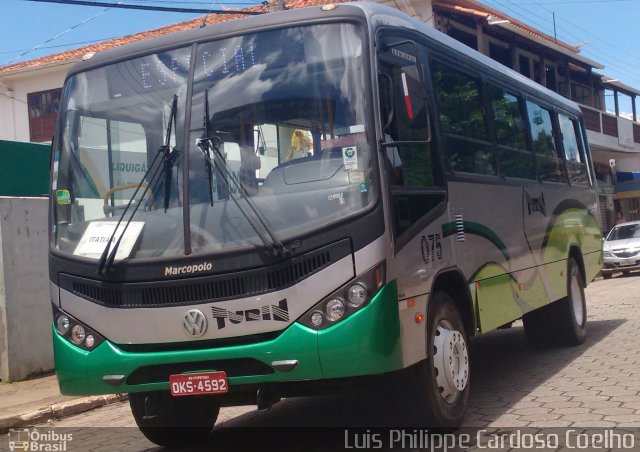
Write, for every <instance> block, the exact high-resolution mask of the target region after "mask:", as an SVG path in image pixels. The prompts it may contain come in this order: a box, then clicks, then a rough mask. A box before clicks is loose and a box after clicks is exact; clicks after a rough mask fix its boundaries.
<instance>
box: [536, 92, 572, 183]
mask: <svg viewBox="0 0 640 452" xmlns="http://www.w3.org/2000/svg"><path fill="white" fill-rule="evenodd" d="M527 113H528V116H529V127H530V129H531V140H532V142H533V150H534V152H535V153H536V162H537V166H538V177H539V178H540V180H542V181H547V182H566V178H565V176H564V166H563V163H562V159H561V158H560V157H559V155H558V150H557V148H556V145H555V140H554V138H553V122H552V116H551V115H552V113H551V111H549V110H547V109H546V108H544V107H541V106H540V105H538V104H536V103H534V102H531V101H527Z"/></svg>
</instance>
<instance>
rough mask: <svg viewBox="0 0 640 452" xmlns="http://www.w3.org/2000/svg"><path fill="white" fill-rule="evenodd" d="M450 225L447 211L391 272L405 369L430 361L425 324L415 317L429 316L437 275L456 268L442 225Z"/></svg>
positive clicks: (404, 250)
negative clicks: (430, 298) (396, 288)
mask: <svg viewBox="0 0 640 452" xmlns="http://www.w3.org/2000/svg"><path fill="white" fill-rule="evenodd" d="M448 222H449V216H448V212H446V211H445V212H443V214H442V215H440V216H439V217H438V218H436V219H435V220H434V221H433V222H431V223H430V224H429V225H428V226H427V227H425V228H424V229H423V230H422V231H419V232H418V233H416V234H415V236H414V237H413V238H412V239H411V240H410V241H409V243H407V244H406V245H405V246H403V247H402V248H401V249H400V250H399V251H398V252H397V254H396V256H395V259H393V264H392V265H390V268H389V270H390V274H389V278H395V279H396V281H397V283H398V299H399V306H398V309H399V311H400V334H401V338H402V344H403V346H402V354H403V364H404V366H405V367H407V366H410V365H412V364H415V363H417V362H419V361H421V360H423V359H425V358H426V357H427V351H426V342H425V323H424V321H423V322H416V315H417V314H422V315H426V311H427V300H428V298H429V293H430V292H431V287H432V286H433V280H434V278H435V276H436V275H437V274H438V272H439V271H440V270H441V269H443V268H450V267H453V266H454V265H455V260H454V255H453V249H452V241H453V238H452V237H444V235H443V225H444V224H447V223H448Z"/></svg>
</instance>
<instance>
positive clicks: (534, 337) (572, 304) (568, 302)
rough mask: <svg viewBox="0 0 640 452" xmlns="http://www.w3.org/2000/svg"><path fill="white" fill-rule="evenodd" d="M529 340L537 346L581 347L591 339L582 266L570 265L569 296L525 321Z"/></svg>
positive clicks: (537, 311)
mask: <svg viewBox="0 0 640 452" xmlns="http://www.w3.org/2000/svg"><path fill="white" fill-rule="evenodd" d="M522 323H523V324H524V331H525V334H526V335H527V339H529V341H530V342H532V343H533V344H534V345H543V346H546V345H579V344H582V343H583V342H584V341H585V339H586V337H587V304H586V297H585V295H584V282H583V279H582V273H581V272H580V267H579V266H578V263H577V262H576V261H575V259H573V258H572V257H570V258H569V259H568V262H567V296H566V297H565V298H562V299H560V300H558V301H556V302H554V303H551V304H550V305H547V306H545V307H543V308H539V309H536V310H535V311H531V312H529V313H527V314H525V315H524V316H523V317H522Z"/></svg>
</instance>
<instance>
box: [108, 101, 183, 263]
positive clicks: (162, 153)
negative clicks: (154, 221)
mask: <svg viewBox="0 0 640 452" xmlns="http://www.w3.org/2000/svg"><path fill="white" fill-rule="evenodd" d="M177 110H178V96H177V95H175V94H174V95H173V103H172V104H171V113H170V114H169V123H168V124H167V130H166V136H165V142H164V145H163V146H160V149H158V153H157V154H156V156H155V157H154V158H153V161H152V162H151V164H150V165H149V167H148V168H147V171H146V172H145V173H144V175H143V176H142V178H141V179H140V182H139V183H138V185H137V186H136V190H135V191H134V192H133V195H132V196H131V198H130V199H129V202H128V203H127V206H126V207H125V208H124V210H123V211H122V214H121V215H120V218H119V219H118V222H117V223H116V227H115V228H114V230H113V232H112V233H111V237H109V241H108V242H107V245H106V246H105V248H104V251H103V252H102V255H101V256H100V260H99V261H98V274H104V273H106V272H107V270H108V269H109V268H110V267H111V265H113V261H114V260H115V257H116V253H117V252H118V247H119V246H120V242H121V241H122V237H124V234H125V232H126V231H127V228H128V227H129V224H131V221H132V220H133V217H134V216H135V215H136V212H137V211H138V208H139V207H140V205H141V204H142V201H143V199H144V197H145V195H146V194H147V192H148V191H149V188H151V187H154V186H155V184H156V182H157V178H158V175H159V174H161V173H160V168H163V167H164V175H165V190H164V211H165V212H166V211H167V209H168V207H169V197H170V194H171V191H170V188H171V187H170V184H171V176H172V173H173V164H174V163H175V160H176V157H177V155H178V154H179V151H177V150H176V149H173V150H172V149H171V127H172V124H174V122H175V121H176V112H177ZM160 157H162V161H163V163H164V165H161V164H159V163H158V162H160V160H161V159H160ZM154 167H155V170H153V168H154ZM152 170H153V175H152V176H151V178H150V179H149V184H148V188H145V190H144V191H143V192H142V195H141V196H140V199H139V200H138V202H136V205H135V207H134V208H133V212H131V215H130V216H129V218H128V219H127V221H126V223H125V224H124V228H123V229H122V233H121V234H120V236H119V237H118V240H117V241H116V242H115V243H114V244H113V247H111V246H110V245H111V243H112V242H113V239H114V238H115V236H116V233H117V232H118V228H119V227H120V224H121V223H122V220H124V218H125V216H126V215H127V212H128V211H129V209H130V208H131V205H132V204H133V201H134V200H135V199H136V196H137V195H138V192H139V191H140V189H141V188H142V186H143V185H144V183H145V181H146V180H147V177H148V176H149V174H150V173H151V171H152Z"/></svg>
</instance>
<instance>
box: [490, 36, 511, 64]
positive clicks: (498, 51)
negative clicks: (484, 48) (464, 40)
mask: <svg viewBox="0 0 640 452" xmlns="http://www.w3.org/2000/svg"><path fill="white" fill-rule="evenodd" d="M489 56H490V57H491V58H492V59H493V60H495V61H497V62H498V63H500V64H504V65H505V66H507V67H511V49H510V48H509V46H508V45H507V46H503V45H500V44H497V43H495V42H490V43H489Z"/></svg>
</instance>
